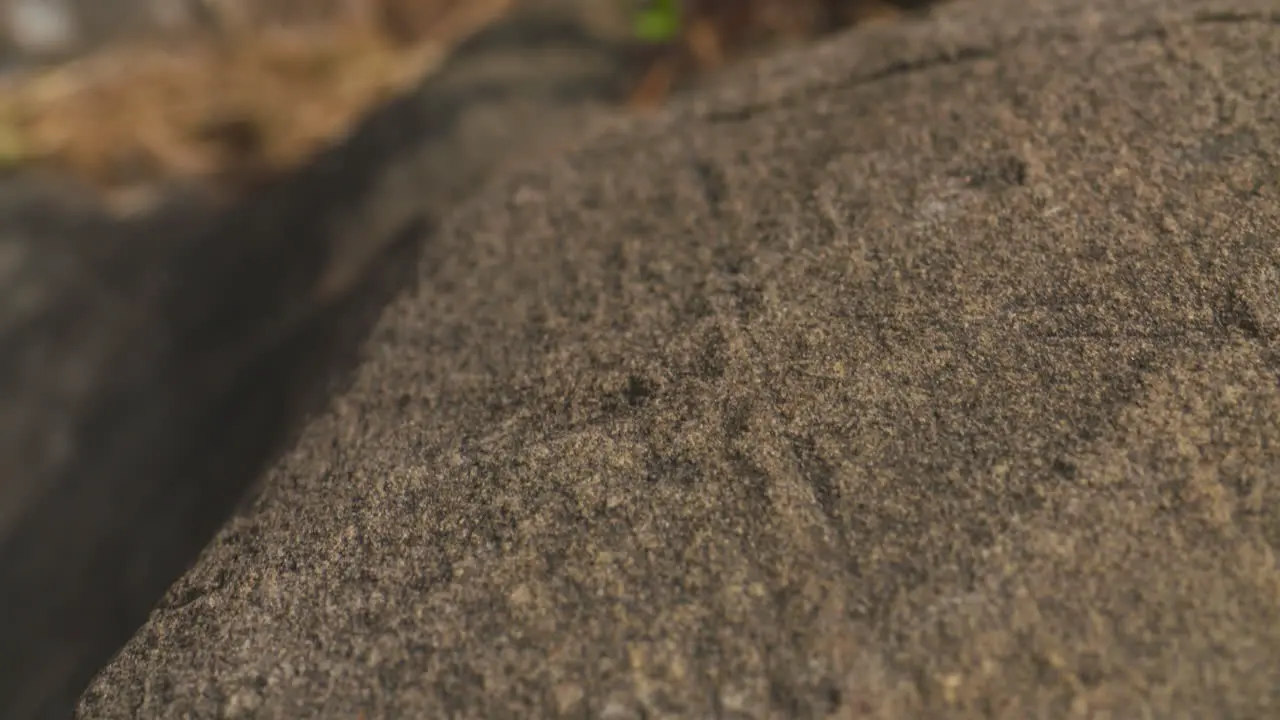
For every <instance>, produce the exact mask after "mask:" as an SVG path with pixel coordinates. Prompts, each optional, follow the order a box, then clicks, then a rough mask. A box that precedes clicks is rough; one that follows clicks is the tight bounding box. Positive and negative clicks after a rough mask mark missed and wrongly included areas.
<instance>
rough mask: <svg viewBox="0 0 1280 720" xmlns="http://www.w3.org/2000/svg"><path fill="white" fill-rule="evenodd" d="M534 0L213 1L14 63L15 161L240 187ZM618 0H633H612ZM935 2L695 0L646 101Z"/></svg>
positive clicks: (136, 185) (99, 183)
mask: <svg viewBox="0 0 1280 720" xmlns="http://www.w3.org/2000/svg"><path fill="white" fill-rule="evenodd" d="M519 1H520V0H271V2H268V3H259V4H257V5H256V6H254V7H255V9H256V10H258V11H260V12H261V11H262V10H263V9H264V8H270V6H271V4H272V3H275V4H279V5H282V7H284V6H287V9H288V10H290V12H291V14H290V17H293V18H295V20H294V21H293V22H276V23H269V22H263V21H262V20H263V18H262V17H259V16H255V15H252V14H250V13H249V12H248V11H246V8H247V7H249V5H247V4H245V3H242V2H238V1H237V0H218V2H216V3H215V2H214V1H213V0H206V5H207V6H209V7H214V8H216V11H217V12H216V13H215V14H214V16H213V17H212V21H213V22H212V23H209V24H208V25H207V26H206V27H205V29H204V31H203V32H199V33H197V34H194V35H193V34H184V35H182V36H181V37H178V36H174V35H172V34H171V35H170V36H167V37H164V38H153V39H150V40H143V39H140V38H139V39H135V40H132V41H129V42H118V43H116V44H114V45H112V46H109V47H107V48H106V49H103V50H100V51H97V52H93V53H90V54H88V55H85V56H83V57H80V58H78V59H75V60H72V61H68V62H64V63H62V64H60V65H56V66H53V67H46V68H44V69H41V70H36V71H31V72H23V73H15V74H12V75H11V76H9V77H7V78H0V172H3V171H12V170H13V169H16V168H29V167H33V166H35V167H42V168H49V169H53V170H54V171H56V172H58V173H59V174H63V175H70V176H71V177H74V178H76V179H78V180H80V181H84V182H86V183H87V184H88V185H89V186H90V187H92V188H93V189H95V190H97V191H99V192H101V193H103V194H104V196H105V197H106V199H107V200H109V204H110V205H111V206H112V207H113V208H115V209H116V210H117V211H120V212H123V213H128V212H133V211H138V210H141V209H144V208H145V207H147V205H148V199H149V198H151V197H153V195H154V193H153V192H152V191H153V190H154V189H155V188H157V187H160V186H165V187H167V186H173V185H177V186H183V187H189V188H196V189H199V190H201V191H208V192H209V193H210V197H214V198H228V197H234V196H236V195H238V194H239V193H241V192H243V191H244V190H245V189H246V188H249V187H252V186H253V184H254V183H255V182H256V181H258V180H260V179H262V178H264V177H270V176H272V175H275V174H277V173H279V172H281V171H285V170H287V169H288V168H290V167H292V166H294V165H295V164H297V163H298V162H300V161H301V160H303V159H305V158H306V157H308V156H309V155H310V154H311V153H312V152H314V151H315V150H316V149H317V148H319V147H320V146H322V145H323V144H325V143H327V142H329V141H331V140H333V139H335V138H337V137H339V136H341V134H342V133H343V132H344V131H345V130H346V129H347V128H348V127H350V126H351V124H352V123H353V121H354V120H355V119H356V118H358V117H360V116H361V115H362V114H363V113H364V112H366V111H367V110H368V109H369V108H370V107H371V106H373V105H375V104H377V103H379V102H381V101H383V100H385V99H386V98H387V97H388V96H390V95H393V94H395V93H396V92H398V91H400V90H402V89H404V88H406V87H407V86H409V85H411V84H413V83H414V82H415V81H416V80H417V79H418V78H420V77H421V76H422V74H423V73H425V72H427V71H429V70H430V68H431V66H432V65H433V64H434V63H436V62H438V61H439V60H440V59H441V58H442V57H443V56H444V55H445V54H446V53H447V52H448V49H449V47H450V46H451V45H452V44H453V43H455V42H457V41H458V40H460V39H461V38H464V37H465V36H466V35H468V34H469V33H471V32H473V31H474V30H476V29H477V28H479V27H481V26H483V25H484V24H485V23H487V22H489V21H491V20H492V19H493V18H495V17H497V16H498V15H499V14H500V13H502V12H504V11H505V10H506V9H507V8H509V7H510V6H511V4H512V3H514V2H519ZM611 1H613V2H620V3H625V2H628V0H601V2H611ZM631 1H632V2H635V1H636V0H631ZM934 2H935V0H686V2H685V3H684V4H683V6H682V11H683V13H684V15H685V17H684V21H683V23H682V29H681V34H680V36H679V38H678V39H677V40H676V41H675V42H672V43H669V44H667V45H661V46H652V47H651V48H643V49H642V51H644V52H647V53H650V54H651V65H650V69H649V71H648V73H647V74H646V75H645V76H644V78H643V79H642V81H641V82H640V83H639V84H638V85H637V87H636V88H635V91H634V92H633V93H632V96H631V104H632V105H633V106H634V107H637V108H642V107H652V106H656V105H660V104H661V103H662V102H663V101H664V100H665V99H666V98H667V97H668V96H669V95H670V94H671V93H672V92H673V90H674V89H675V88H677V87H679V85H680V84H681V83H682V82H684V81H686V80H688V79H690V78H692V77H696V76H698V75H699V74H702V73H706V72H709V71H712V70H715V69H716V68H718V67H720V66H722V65H724V64H726V63H729V62H732V61H733V60H735V59H737V58H740V57H742V56H744V55H746V54H749V53H751V52H754V51H759V50H761V49H763V48H767V47H772V46H774V45H776V44H778V43H785V42H795V41H803V40H806V39H810V38H814V37H816V36H820V35H824V34H827V33H830V32H832V31H835V30H838V29H841V28H844V27H847V26H849V25H853V24H856V23H861V22H867V21H870V20H874V19H883V18H892V17H896V16H898V15H900V14H902V13H904V12H907V11H910V10H915V9H920V8H923V7H926V6H928V5H931V4H933V3H934ZM307 5H309V6H312V8H311V9H312V10H313V12H311V13H309V14H308V13H305V12H302V13H300V12H298V9H299V7H301V6H307ZM321 6H323V7H321ZM297 18H306V19H305V20H299V19H297Z"/></svg>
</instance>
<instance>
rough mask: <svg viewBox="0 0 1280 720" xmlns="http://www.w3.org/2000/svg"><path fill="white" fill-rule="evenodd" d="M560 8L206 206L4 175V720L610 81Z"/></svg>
mask: <svg viewBox="0 0 1280 720" xmlns="http://www.w3.org/2000/svg"><path fill="white" fill-rule="evenodd" d="M578 2H579V0H538V1H537V2H534V3H530V4H529V5H528V7H526V8H525V9H524V10H522V11H521V13H520V14H517V15H514V16H512V17H511V18H510V19H509V20H508V21H506V22H505V23H504V24H500V25H497V26H494V27H493V28H491V29H489V30H488V31H486V32H484V33H481V34H480V35H477V36H476V37H474V38H472V39H471V40H470V41H469V42H467V43H465V44H464V45H463V46H462V47H461V48H459V49H458V50H457V53H456V56H455V57H454V58H453V59H452V60H451V61H450V62H448V63H447V64H446V65H445V67H443V68H442V69H441V70H440V71H439V72H438V74H437V75H435V76H434V77H432V78H431V79H430V80H429V81H427V82H426V83H425V84H424V85H423V87H422V88H421V89H420V92H419V93H418V94H416V95H414V96H412V97H407V98H404V99H401V100H399V101H397V102H395V103H393V104H392V105H391V106H389V107H387V108H385V109H383V110H381V111H379V112H378V113H377V114H376V116H375V117H372V118H371V119H369V121H368V122H366V123H365V124H364V126H363V127H362V128H360V129H359V130H358V131H357V132H356V134H355V135H354V137H353V138H352V139H351V140H350V141H349V142H347V143H345V144H344V145H343V146H341V147H338V148H335V149H334V150H332V151H330V152H328V153H326V154H325V155H324V156H323V157H321V158H320V159H318V160H317V161H316V162H315V163H314V165H312V166H311V167H309V168H307V169H306V170H304V171H302V172H301V173H300V174H299V175H298V176H297V177H293V178H290V179H287V180H284V181H281V182H280V183H278V184H276V185H274V186H272V187H269V188H265V189H263V190H262V191H261V193H260V194H257V195H256V196H255V197H253V198H252V199H250V200H249V201H247V202H245V203H244V204H243V205H242V206H240V207H237V208H234V209H231V210H229V211H227V212H225V213H223V214H221V215H218V216H215V215H214V213H213V211H212V210H208V209H204V208H200V207H196V206H182V205H174V206H172V207H170V208H167V209H166V210H165V212H164V213H162V214H161V215H159V216H156V217H149V218H146V219H145V220H139V221H137V222H135V223H131V224H125V225H122V224H116V223H113V222H111V221H109V220H108V218H107V217H106V216H105V215H104V214H103V213H102V212H101V211H99V210H97V209H96V208H95V207H94V205H93V203H91V202H89V201H88V200H87V199H85V198H83V197H77V196H76V195H75V194H74V193H73V192H71V191H70V190H69V189H68V188H66V187H65V186H64V185H61V184H59V183H57V182H55V181H53V180H52V179H47V178H45V179H40V178H33V177H30V176H28V175H17V176H8V177H6V178H4V181H3V182H4V184H3V186H0V398H3V400H2V401H0V717H3V718H4V719H5V720H21V719H23V718H27V717H41V718H43V717H63V718H65V717H67V716H68V715H70V714H71V711H72V708H73V707H74V705H75V702H76V699H77V698H78V697H79V695H80V694H81V692H82V691H83V689H84V687H85V686H86V685H87V684H88V682H89V681H90V680H91V679H92V676H93V674H94V673H96V672H97V671H98V670H99V669H100V668H101V667H102V665H103V664H105V663H106V662H107V661H108V660H109V659H110V658H111V656H112V655H113V654H114V653H115V652H116V651H118V650H119V648H120V647H121V646H123V645H124V644H125V643H126V642H127V641H128V639H129V638H130V636H131V635H132V634H133V633H134V632H135V631H136V630H137V628H138V627H139V626H141V625H142V623H143V622H144V621H145V620H146V619H147V616H148V613H149V612H150V610H151V609H152V608H153V607H154V605H155V603H156V602H157V601H158V600H159V599H160V598H161V596H162V595H163V594H164V592H165V589H166V588H167V587H168V586H169V585H170V584H171V583H172V582H173V581H174V580H176V579H177V578H178V577H179V576H180V575H181V573H182V572H184V571H185V570H186V569H187V568H188V567H189V566H190V563H191V562H192V561H193V560H194V559H195V558H196V557H197V556H198V554H199V553H200V551H201V549H202V548H203V547H204V546H205V545H206V544H207V543H208V542H209V541H210V540H211V539H212V538H213V536H214V534H215V533H216V532H217V530H218V529H219V528H220V527H221V526H222V524H223V523H224V522H225V521H226V519H227V518H228V516H230V515H231V514H232V512H233V511H234V510H235V509H236V507H237V505H238V503H240V502H241V501H242V499H243V498H244V496H245V493H246V489H247V488H248V487H249V486H250V485H251V484H252V482H253V481H254V480H255V479H257V478H259V477H260V476H261V475H262V473H263V472H264V471H265V469H266V468H267V463H268V461H269V459H270V458H272V457H273V456H274V455H276V454H278V453H279V452H280V451H282V450H283V449H285V448H286V447H287V444H288V442H289V441H290V440H291V439H293V437H294V436H296V433H297V431H298V430H299V428H300V427H301V425H302V420H303V419H304V418H305V417H306V416H307V414H308V413H309V412H311V411H314V410H316V409H317V408H320V407H322V405H323V403H324V401H325V400H326V399H327V397H328V394H329V392H330V391H331V390H332V389H333V387H334V384H335V383H338V382H340V381H341V380H342V378H343V375H344V373H343V371H344V370H349V369H350V366H351V365H353V364H354V362H353V361H354V360H355V357H356V355H357V353H356V352H355V351H356V350H358V349H359V348H360V347H361V342H360V341H361V339H362V338H363V337H364V336H365V335H366V334H367V332H368V330H369V328H370V327H371V326H372V325H373V323H374V322H375V321H376V320H377V318H378V311H379V310H380V309H381V308H382V307H383V306H384V305H385V303H386V301H387V300H389V299H390V296H391V295H393V294H394V292H395V290H396V289H398V288H401V287H403V286H404V285H405V283H406V282H408V281H409V279H410V277H409V276H412V275H413V269H414V268H415V267H416V266H417V263H416V261H415V260H416V257H417V256H418V254H419V251H420V250H421V246H422V244H423V240H424V239H425V238H427V237H428V236H430V235H432V234H433V233H434V231H435V229H436V227H437V226H438V225H439V224H440V222H442V218H443V216H444V214H445V212H446V211H447V210H449V209H451V208H453V207H454V206H456V205H458V204H459V203H460V202H461V201H462V199H463V198H464V197H466V196H468V195H469V194H470V193H471V192H473V191H474V190H475V189H476V188H477V187H479V185H480V184H481V183H482V182H483V181H484V179H485V178H487V177H488V176H489V174H490V173H491V172H493V171H494V170H495V169H496V168H499V167H500V166H502V165H503V164H504V163H508V162H513V161H514V160H515V159H516V158H518V157H521V156H524V155H529V154H530V153H533V154H535V155H536V153H540V152H546V151H548V150H549V149H551V148H553V147H554V146H551V145H548V146H546V147H539V146H540V145H543V144H544V142H545V141H546V140H547V139H554V138H557V137H562V136H563V135H564V134H565V133H566V132H569V131H570V130H571V129H572V128H573V127H574V126H575V123H576V124H581V123H582V122H583V120H584V119H585V118H586V117H589V115H590V112H589V103H590V102H591V101H598V100H607V99H608V98H609V97H610V95H611V94H612V95H614V96H619V95H620V94H621V93H622V92H624V91H625V88H626V87H627V84H628V82H627V76H628V75H629V74H630V73H632V72H634V70H635V69H636V68H634V67H632V65H631V64H630V63H629V61H628V59H627V58H626V57H625V55H622V54H619V52H618V48H619V47H620V46H619V45H617V44H615V43H614V42H613V41H612V40H611V38H612V37H616V36H614V35H611V34H610V27H611V26H608V25H607V24H599V25H597V24H585V25H584V24H582V23H579V22H577V21H578V20H581V19H582V18H583V17H586V16H584V15H582V14H580V13H578V12H577V11H575V10H574V9H573V7H574V5H575V3H578ZM602 23H603V19H602ZM131 714H132V713H130V712H126V713H125V715H126V716H129V715H131Z"/></svg>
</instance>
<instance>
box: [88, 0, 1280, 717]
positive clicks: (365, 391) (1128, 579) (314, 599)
mask: <svg viewBox="0 0 1280 720" xmlns="http://www.w3.org/2000/svg"><path fill="white" fill-rule="evenodd" d="M1277 78H1280V16H1277V10H1276V7H1275V5H1274V3H1273V2H1269V1H1268V0H1222V1H1216V0H1206V1H1195V0H1177V1H1175V2H1167V1H1157V0H1123V1H1120V2H1116V1H1112V0H1108V1H1105V2H1104V1H1103V0H1085V1H1076V0H1039V1H1036V2H1026V1H1024V0H993V1H992V2H988V3H957V4H955V5H953V6H949V7H946V8H944V9H943V10H942V11H940V12H939V13H938V14H937V15H936V16H935V17H934V18H932V19H931V20H929V21H927V22H923V23H920V24H907V25H900V26H899V25H895V26H879V27H873V28H869V29H866V30H864V31H859V32H854V33H853V34H850V35H848V36H845V37H842V38H839V39H837V40H835V41H833V42H831V43H829V44H824V45H822V46H821V47H818V48H814V49H807V50H803V51H799V52H796V53H792V54H789V55H787V56H784V57H781V58H778V59H776V60H773V61H770V62H767V63H765V64H761V65H758V66H754V67H751V68H746V69H743V70H742V71H740V72H738V73H736V75H735V76H734V77H732V78H729V79H727V80H726V81H725V83H724V84H723V85H722V86H721V87H720V88H719V89H718V90H715V91H710V92H707V93H705V94H703V95H701V96H698V97H696V98H693V99H690V100H689V101H688V102H686V103H685V104H682V105H680V106H679V107H676V108H674V109H672V110H670V111H669V112H667V113H665V114H663V115H662V116H660V117H658V118H656V119H653V120H649V121H636V122H634V123H631V124H630V125H629V126H628V127H624V128H621V129H616V128H603V129H601V130H600V131H599V132H597V133H595V134H594V135H592V136H590V137H588V138H584V140H583V141H582V143H581V145H580V146H579V147H577V149H575V150H573V151H572V152H569V153H567V154H565V155H563V156H560V157H558V159H555V160H554V161H549V162H547V163H545V164H543V165H542V166H541V167H530V168H528V169H525V170H521V171H513V172H512V173H511V174H509V175H508V176H506V177H505V178H504V179H503V180H502V181H501V182H499V183H497V184H496V185H493V186H491V187H490V188H489V189H488V190H487V191H486V192H485V193H484V194H483V195H482V196H480V197H478V198H476V199H475V200H474V201H473V202H470V203H469V204H467V205H465V206H464V207H462V208H460V209H459V210H458V212H456V213H455V214H452V215H451V216H449V220H448V223H447V226H446V227H445V231H446V232H445V233H444V235H443V236H442V237H441V238H440V239H439V240H438V241H437V242H435V243H433V244H432V245H430V246H429V247H428V249H427V251H426V255H425V257H424V258H423V260H422V263H421V265H420V271H419V275H420V277H419V280H420V289H419V290H418V291H417V292H416V293H415V294H413V295H412V296H410V297H406V298H404V299H402V300H401V301H399V302H398V303H397V304H395V305H394V306H393V307H392V308H391V309H390V310H389V311H388V312H387V313H386V314H385V315H384V317H383V318H382V322H381V324H380V326H379V327H378V329H377V330H376V331H375V333H374V335H373V338H372V340H371V341H370V343H369V345H368V347H367V355H368V359H367V361H366V362H365V364H364V366H363V367H362V369H361V371H360V372H359V374H358V377H357V379H356V380H355V383H354V385H353V387H352V389H351V390H350V392H348V393H346V394H345V395H344V396H342V397H341V398H340V399H339V400H338V401H337V402H336V404H335V406H334V408H333V410H332V412H330V413H329V414H327V415H325V416H324V417H322V418H320V419H318V420H317V421H316V422H314V423H313V424H312V425H311V427H310V428H309V430H308V432H307V433H306V434H305V436H304V437H303V439H302V441H301V442H300V444H299V445H298V446H297V447H296V449H295V450H294V451H293V452H292V453H291V454H290V455H289V456H288V457H287V458H286V459H285V460H284V461H283V462H282V463H280V464H279V465H278V466H277V467H276V469H275V470H274V471H273V473H272V474H271V476H270V478H269V485H268V487H267V490H266V492H265V495H264V496H263V498H262V500H261V502H260V503H259V506H258V507H257V508H256V511H255V512H254V513H253V514H251V515H250V516H248V517H244V518H241V519H238V520H237V521H236V522H234V523H233V524H232V525H230V526H229V527H228V528H227V529H226V530H225V531H224V532H223V533H222V535H221V536H220V537H219V539H218V541H217V542H216V543H215V544H214V546H213V547H212V548H211V549H210V550H209V551H208V553H207V554H206V557H205V558H204V559H203V561H202V562H201V563H200V564H199V565H198V566H197V567H196V568H195V569H194V570H193V571H192V572H191V573H190V574H189V575H188V576H187V577H186V578H185V579H184V580H183V581H181V582H180V583H179V584H178V586H176V587H175V588H174V589H173V590H172V592H171V593H170V597H169V598H168V600H167V601H166V603H164V604H163V605H162V607H160V608H159V609H158V610H157V611H156V612H155V614H154V615H153V617H152V619H151V622H150V623H149V624H148V625H147V626H146V627H145V628H144V629H143V630H142V631H141V632H140V633H139V634H138V635H137V637H136V638H135V639H134V641H133V642H132V643H131V644H130V646H129V647H128V648H127V649H126V650H125V651H124V652H123V653H122V654H121V655H120V656H119V658H118V659H117V660H116V661H115V662H114V663H113V664H112V665H111V666H110V667H108V668H107V670H106V671H105V672H103V673H102V675H101V676H100V677H99V679H98V681H97V682H96V684H95V685H94V686H93V687H92V688H91V690H90V692H89V693H88V694H87V695H86V697H85V698H84V700H83V703H82V705H81V714H80V717H82V718H115V717H136V718H171V717H193V718H214V717H255V718H277V717H278V718H296V717H335V718H337V717H358V716H360V715H361V714H363V716H364V717H366V718H375V717H377V718H382V717H389V718H404V717H477V718H479V717H489V718H501V717H601V718H630V717H636V718H639V717H699V718H700V717H726V718H728V717H742V718H747V717H750V718H756V717H759V718H764V717H778V718H784V717H785V718H809V717H837V718H856V717H880V718H907V717H922V716H926V717H939V716H942V717H1001V718H1026V717H1097V716H1099V715H1101V714H1104V713H1110V714H1111V716H1113V717H1143V716H1153V717H1169V718H1173V717H1209V716H1215V717H1249V718H1264V717H1274V716H1275V715H1276V713H1277V712H1278V711H1280V709H1278V708H1277V704H1278V703H1280V697H1277V694H1276V688H1277V687H1280V682H1278V681H1280V671H1278V670H1277V668H1280V569H1278V568H1277V561H1276V554H1275V553H1276V545H1277V543H1278V542H1280V495H1278V494H1277V493H1278V490H1277V487H1278V486H1277V485H1276V484H1275V482H1274V480H1273V479H1274V478H1275V477H1277V475H1278V474H1280V344H1278V343H1280V162H1278V161H1277V156H1276V152H1277V149H1278V148H1280V121H1278V119H1280V93H1278V92H1277Z"/></svg>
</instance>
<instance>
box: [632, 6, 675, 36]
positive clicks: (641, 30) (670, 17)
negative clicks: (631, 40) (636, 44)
mask: <svg viewBox="0 0 1280 720" xmlns="http://www.w3.org/2000/svg"><path fill="white" fill-rule="evenodd" d="M633 27H634V29H635V34H636V37H637V38H639V39H640V40H643V41H644V42H652V43H663V42H670V41H671V40H674V39H675V38H676V36H677V35H679V34H680V2H679V0H653V2H651V3H649V5H648V7H646V8H644V9H642V10H640V11H639V12H637V13H636V17H635V22H634V24H633Z"/></svg>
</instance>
